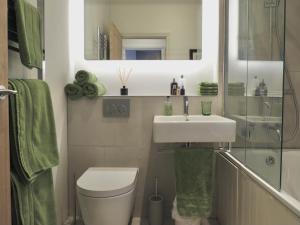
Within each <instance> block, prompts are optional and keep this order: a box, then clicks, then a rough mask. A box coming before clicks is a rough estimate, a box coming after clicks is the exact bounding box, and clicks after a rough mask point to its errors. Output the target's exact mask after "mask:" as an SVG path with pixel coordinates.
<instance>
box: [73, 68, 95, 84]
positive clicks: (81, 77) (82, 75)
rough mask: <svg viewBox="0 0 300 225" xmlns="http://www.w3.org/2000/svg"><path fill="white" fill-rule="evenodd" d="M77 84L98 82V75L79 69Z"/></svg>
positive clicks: (76, 77)
mask: <svg viewBox="0 0 300 225" xmlns="http://www.w3.org/2000/svg"><path fill="white" fill-rule="evenodd" d="M75 79H76V81H75V82H74V83H75V84H78V85H80V86H82V85H83V84H85V83H96V82H97V76H96V75H95V74H93V73H90V72H88V71H85V70H79V71H78V72H77V73H76V75H75Z"/></svg>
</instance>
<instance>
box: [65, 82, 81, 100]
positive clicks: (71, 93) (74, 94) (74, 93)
mask: <svg viewBox="0 0 300 225" xmlns="http://www.w3.org/2000/svg"><path fill="white" fill-rule="evenodd" d="M65 93H66V95H67V96H68V97H69V98H70V99H72V100H77V99H79V98H81V97H82V96H83V90H82V87H80V86H79V85H78V84H67V85H66V86H65Z"/></svg>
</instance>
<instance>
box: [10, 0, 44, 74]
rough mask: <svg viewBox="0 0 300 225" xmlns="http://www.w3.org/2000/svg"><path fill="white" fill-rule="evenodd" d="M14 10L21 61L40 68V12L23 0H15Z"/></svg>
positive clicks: (41, 59)
mask: <svg viewBox="0 0 300 225" xmlns="http://www.w3.org/2000/svg"><path fill="white" fill-rule="evenodd" d="M15 10H16V20H17V31H18V42H19V50H20V57H21V61H22V63H23V64H24V65H25V66H27V67H28V68H33V67H35V68H39V69H42V62H43V49H42V39H41V17H40V14H39V12H38V10H37V8H36V7H34V6H32V5H31V4H30V3H28V2H26V1H25V0H15Z"/></svg>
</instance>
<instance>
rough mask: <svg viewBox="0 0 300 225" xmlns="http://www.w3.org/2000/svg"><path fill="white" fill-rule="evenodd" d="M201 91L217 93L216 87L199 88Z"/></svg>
mask: <svg viewBox="0 0 300 225" xmlns="http://www.w3.org/2000/svg"><path fill="white" fill-rule="evenodd" d="M200 90H201V91H218V87H205V86H200Z"/></svg>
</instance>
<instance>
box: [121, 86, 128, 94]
mask: <svg viewBox="0 0 300 225" xmlns="http://www.w3.org/2000/svg"><path fill="white" fill-rule="evenodd" d="M120 92H121V95H128V88H126V87H125V86H123V87H122V88H121V89H120Z"/></svg>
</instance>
